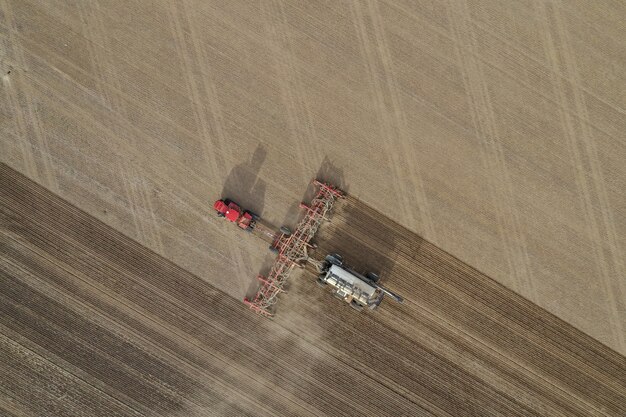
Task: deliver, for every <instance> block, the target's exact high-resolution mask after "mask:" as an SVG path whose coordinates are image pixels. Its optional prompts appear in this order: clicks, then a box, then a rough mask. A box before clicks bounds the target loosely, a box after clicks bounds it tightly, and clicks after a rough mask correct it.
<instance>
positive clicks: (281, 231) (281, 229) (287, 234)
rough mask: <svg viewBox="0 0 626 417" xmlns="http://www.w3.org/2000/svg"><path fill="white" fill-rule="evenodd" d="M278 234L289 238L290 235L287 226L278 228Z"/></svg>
mask: <svg viewBox="0 0 626 417" xmlns="http://www.w3.org/2000/svg"><path fill="white" fill-rule="evenodd" d="M280 233H282V234H284V235H285V236H289V235H290V234H291V230H290V229H289V228H288V227H287V226H280Z"/></svg>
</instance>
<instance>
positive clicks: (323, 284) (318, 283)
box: [315, 278, 328, 288]
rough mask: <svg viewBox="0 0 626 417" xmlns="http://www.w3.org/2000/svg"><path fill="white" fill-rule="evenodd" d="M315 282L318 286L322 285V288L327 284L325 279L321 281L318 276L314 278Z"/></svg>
mask: <svg viewBox="0 0 626 417" xmlns="http://www.w3.org/2000/svg"><path fill="white" fill-rule="evenodd" d="M315 282H316V283H317V285H318V287H322V288H324V287H325V286H326V285H328V284H326V282H325V281H322V280H321V279H319V278H318V279H316V280H315Z"/></svg>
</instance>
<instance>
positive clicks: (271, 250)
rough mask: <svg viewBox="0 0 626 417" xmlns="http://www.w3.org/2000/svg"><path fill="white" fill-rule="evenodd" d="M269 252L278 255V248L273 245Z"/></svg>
mask: <svg viewBox="0 0 626 417" xmlns="http://www.w3.org/2000/svg"><path fill="white" fill-rule="evenodd" d="M270 252H273V253H278V248H277V247H275V246H274V245H270Z"/></svg>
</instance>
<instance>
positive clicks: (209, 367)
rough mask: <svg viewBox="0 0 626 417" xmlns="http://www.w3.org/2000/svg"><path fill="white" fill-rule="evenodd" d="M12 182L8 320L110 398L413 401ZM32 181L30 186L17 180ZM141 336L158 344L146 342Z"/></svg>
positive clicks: (261, 407) (366, 404) (365, 406)
mask: <svg viewBox="0 0 626 417" xmlns="http://www.w3.org/2000/svg"><path fill="white" fill-rule="evenodd" d="M3 179H7V175H5V172H3ZM11 180H12V181H11V184H10V185H8V184H6V183H5V184H3V187H2V195H1V198H0V205H2V207H3V210H2V225H3V232H4V238H3V246H4V247H5V248H6V249H7V250H6V251H4V252H5V253H6V258H5V259H6V260H7V265H13V266H16V267H17V269H24V270H26V273H18V272H15V268H13V270H11V271H9V270H8V268H7V269H5V271H4V272H5V273H6V275H7V279H6V280H3V292H2V293H3V297H4V298H3V301H5V302H4V303H3V308H5V309H6V311H5V314H4V315H3V318H4V320H6V321H5V322H4V324H6V325H7V326H9V325H10V326H11V329H12V330H13V331H15V332H18V333H19V334H21V335H24V337H25V339H28V340H29V341H30V342H32V343H33V344H35V345H37V346H39V347H43V353H44V354H45V355H46V356H48V357H49V359H50V360H52V361H56V362H57V363H59V364H60V363H63V362H65V363H69V364H70V365H71V367H73V368H78V369H82V370H85V371H86V373H87V374H89V375H90V376H91V377H92V380H91V381H90V382H91V383H93V384H97V383H98V382H103V383H104V384H105V385H107V386H108V388H109V393H110V394H111V395H113V396H115V397H116V398H126V399H128V400H129V402H131V403H132V405H134V406H135V407H136V408H138V409H140V410H142V412H144V413H148V412H155V413H157V414H164V413H166V412H168V411H173V410H177V409H185V410H193V409H198V408H202V407H204V408H207V407H210V405H211V404H209V403H207V400H206V399H207V398H208V399H209V401H215V400H219V401H226V400H228V399H229V396H230V401H229V403H230V406H231V408H229V409H231V410H234V411H233V414H237V415H242V414H257V415H258V414H265V413H267V414H272V415H307V414H309V413H311V414H320V413H322V414H343V415H351V414H370V415H385V414H386V411H385V410H389V415H392V414H396V415H397V414H408V413H410V411H411V410H413V409H414V408H415V405H414V404H413V403H411V402H408V401H406V400H404V399H403V398H397V396H396V395H395V394H394V392H393V391H390V390H389V389H388V388H385V387H384V386H381V385H380V384H379V383H378V382H377V381H375V380H373V379H369V378H365V379H363V378H362V377H361V373H360V372H359V370H358V369H351V368H348V367H347V366H346V365H344V364H342V363H341V362H339V361H337V360H336V359H333V358H332V357H328V356H325V355H323V354H322V355H321V357H320V355H319V354H314V353H315V352H311V351H315V350H316V349H315V348H314V347H312V346H310V345H308V344H307V343H303V342H298V341H296V340H294V339H295V337H294V336H293V334H292V333H290V332H289V331H286V330H284V329H281V328H280V327H278V326H277V325H276V324H274V323H270V322H267V321H265V320H261V319H260V318H258V317H256V316H254V315H252V314H251V313H250V312H248V311H246V309H245V308H243V306H242V304H241V303H240V302H239V301H237V300H233V299H232V298H230V297H228V296H225V295H224V294H223V293H221V292H219V291H216V290H215V289H213V288H212V287H211V286H210V285H208V284H206V283H204V282H202V281H201V280H199V279H197V278H196V277H194V276H191V275H190V274H188V273H185V272H184V271H182V270H180V269H179V268H176V267H175V266H173V265H171V264H169V263H168V262H166V261H164V260H163V259H162V258H160V257H158V256H155V255H154V254H152V253H151V252H149V251H147V250H145V249H144V248H142V247H140V246H139V245H136V244H135V243H134V242H129V239H127V238H125V237H123V236H122V235H120V234H117V233H116V232H114V231H112V230H110V229H109V230H107V228H106V226H104V225H102V224H101V223H100V222H97V221H95V220H94V219H92V218H90V217H89V216H86V215H84V214H82V213H81V212H79V211H78V210H76V209H75V208H73V207H71V206H69V205H67V204H66V203H64V202H63V201H61V200H58V199H56V200H55V198H53V197H50V196H46V192H45V191H42V190H41V189H40V188H37V186H35V185H34V184H29V183H28V181H24V180H23V179H22V180H21V181H22V182H21V183H20V179H19V178H17V177H14V178H11ZM28 186H31V187H33V188H34V190H32V189H27V190H23V189H22V190H20V188H27V187H28ZM47 198H50V200H48V201H46V199H47ZM57 200H58V201H57ZM29 251H30V253H28V252H29ZM101 251H102V253H101ZM44 255H45V256H44ZM152 258H153V259H152ZM42 265H43V266H42ZM51 265H54V266H56V270H55V268H53V267H52V266H51ZM32 277H37V278H39V279H41V280H42V281H45V284H46V285H49V286H51V287H53V288H54V290H55V291H58V292H64V293H65V294H66V295H67V296H68V301H69V302H71V303H72V305H71V307H67V306H65V305H61V304H60V303H58V302H56V301H55V300H52V296H51V295H50V294H47V293H43V292H41V291H37V290H35V289H33V287H36V285H35V284H34V283H33V280H32ZM5 287H6V288H5ZM106 296H108V297H110V299H107V297H106ZM85 305H86V306H88V307H89V310H90V311H89V312H88V311H87V309H85V308H84V306H85ZM94 313H95V314H97V315H102V316H103V317H104V318H103V319H102V320H103V321H104V322H106V319H109V320H115V321H116V323H118V324H121V326H122V327H124V328H126V329H127V330H128V332H129V333H132V332H136V334H137V336H139V338H140V339H141V340H139V341H138V340H134V338H131V339H130V340H129V341H124V342H122V341H120V340H118V339H116V336H115V335H114V334H112V331H110V329H105V328H99V327H98V325H96V324H95V323H94V320H93V319H92V317H90V315H91V314H94ZM270 335H271V336H270ZM268 336H270V337H268ZM181 339H182V340H181ZM281 339H284V340H281ZM146 341H149V342H151V343H152V345H153V346H156V347H157V348H156V349H155V350H152V351H149V352H143V351H142V350H141V348H140V346H142V345H143V346H145V344H146V343H147V342H146ZM312 353H313V354H312ZM168 355H169V356H175V357H177V358H179V359H178V361H177V362H181V361H185V362H187V364H188V366H192V367H195V368H197V369H198V370H199V371H200V374H202V373H204V374H205V375H197V376H196V377H195V378H191V377H190V375H188V374H187V375H186V374H185V373H184V372H182V371H179V370H178V366H180V363H176V362H173V363H171V364H168V363H167V362H165V361H164V360H162V359H161V358H163V357H164V356H168ZM57 357H60V358H61V359H62V361H58V360H56V359H55V358H57ZM142 357H143V358H144V359H142ZM312 357H315V358H316V359H315V360H312V359H311V358H312ZM176 365H178V366H176ZM161 367H162V369H161ZM159 369H161V370H160V371H158V370H159ZM201 377H204V378H207V379H210V378H213V379H215V380H217V381H218V383H221V384H222V385H224V386H225V388H224V390H226V391H229V392H230V393H229V394H228V396H227V395H225V394H224V392H219V390H217V389H216V390H215V391H211V390H210V389H207V388H208V387H207V386H206V385H203V383H202V382H203V380H202V378H201ZM355 379H361V380H362V383H363V385H362V386H361V387H360V388H361V389H365V390H367V391H369V392H379V393H380V395H381V396H386V397H393V398H392V399H391V400H390V401H389V403H391V404H394V406H392V407H388V406H386V405H384V404H381V403H380V402H377V401H373V400H370V399H369V397H370V396H369V395H367V394H366V392H361V391H360V390H359V391H355V387H354V386H352V385H351V384H350V381H352V380H355ZM216 385H219V384H216ZM196 397H198V398H201V399H202V398H204V399H205V400H204V401H202V400H197V399H196ZM237 404H241V408H240V409H239V412H237V411H236V410H237V409H238V408H237ZM403 404H404V405H403ZM264 411H265V412H264ZM422 415H427V414H425V413H423V414H422Z"/></svg>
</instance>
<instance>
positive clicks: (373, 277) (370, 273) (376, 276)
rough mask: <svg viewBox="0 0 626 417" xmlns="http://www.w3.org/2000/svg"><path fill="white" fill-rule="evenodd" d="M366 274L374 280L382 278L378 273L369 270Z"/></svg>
mask: <svg viewBox="0 0 626 417" xmlns="http://www.w3.org/2000/svg"><path fill="white" fill-rule="evenodd" d="M365 276H366V277H367V278H369V279H371V280H372V281H374V282H378V280H379V279H380V277H379V276H378V274H375V273H373V272H368V273H367V274H365Z"/></svg>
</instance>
